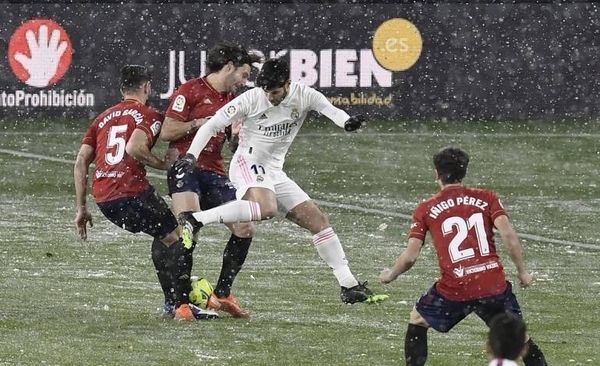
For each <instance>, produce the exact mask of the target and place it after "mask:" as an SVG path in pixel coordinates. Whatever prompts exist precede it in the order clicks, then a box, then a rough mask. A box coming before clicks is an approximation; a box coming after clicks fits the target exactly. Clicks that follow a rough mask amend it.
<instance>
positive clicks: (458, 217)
mask: <svg viewBox="0 0 600 366" xmlns="http://www.w3.org/2000/svg"><path fill="white" fill-rule="evenodd" d="M416 214H418V216H419V217H420V219H421V220H422V221H423V223H424V225H425V226H426V227H427V231H429V233H430V234H431V237H432V240H433V243H434V246H435V250H436V253H437V256H438V264H439V266H440V272H441V279H440V281H439V283H438V291H440V292H441V293H442V294H443V295H444V296H446V297H448V298H450V299H453V300H469V299H474V298H480V297H487V296H493V295H497V294H499V293H501V292H502V291H504V289H505V288H506V279H505V276H504V270H503V267H502V264H501V263H500V260H499V257H498V255H497V253H496V246H495V244H494V238H493V237H494V234H493V227H494V220H495V219H496V218H497V217H498V216H500V215H505V214H506V213H505V211H504V209H503V208H502V205H501V204H500V201H499V199H498V197H497V196H496V194H495V193H494V192H492V191H489V190H482V189H475V188H468V187H464V186H446V187H445V188H444V189H442V190H441V191H440V192H439V193H438V194H436V195H434V196H433V197H431V198H430V199H428V200H426V201H425V202H423V203H421V204H420V205H419V207H418V209H417V212H416Z"/></svg>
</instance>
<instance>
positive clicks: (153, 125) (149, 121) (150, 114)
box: [135, 108, 164, 148]
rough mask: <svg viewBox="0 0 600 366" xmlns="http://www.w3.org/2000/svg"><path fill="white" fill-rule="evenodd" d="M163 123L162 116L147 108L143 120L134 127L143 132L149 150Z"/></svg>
mask: <svg viewBox="0 0 600 366" xmlns="http://www.w3.org/2000/svg"><path fill="white" fill-rule="evenodd" d="M163 121H164V116H163V115H162V114H160V113H158V112H157V111H156V110H154V109H152V108H148V109H147V110H145V111H144V120H143V121H142V122H141V123H139V124H138V125H137V126H136V127H135V128H136V129H140V130H141V131H144V133H145V134H146V138H147V139H148V142H149V144H148V147H149V148H152V147H153V146H154V145H155V144H156V141H157V140H158V135H159V134H160V129H161V127H162V123H163Z"/></svg>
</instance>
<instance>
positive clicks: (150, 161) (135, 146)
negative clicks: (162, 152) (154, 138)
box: [125, 128, 173, 170]
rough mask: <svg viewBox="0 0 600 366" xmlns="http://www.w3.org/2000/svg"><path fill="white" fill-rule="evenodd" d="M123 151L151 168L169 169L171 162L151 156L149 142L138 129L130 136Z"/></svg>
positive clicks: (144, 134)
mask: <svg viewBox="0 0 600 366" xmlns="http://www.w3.org/2000/svg"><path fill="white" fill-rule="evenodd" d="M125 151H126V152H127V154H129V155H130V156H131V157H133V158H134V159H136V160H138V161H139V162H140V163H142V164H144V165H147V166H151V167H153V168H155V169H159V170H167V169H169V168H170V166H171V164H172V163H173V162H172V161H168V159H167V160H162V159H159V158H157V157H156V156H154V155H153V154H152V151H151V150H150V142H149V141H148V136H146V133H145V132H144V131H142V130H140V129H139V128H136V129H135V130H134V131H133V133H132V134H131V138H129V141H127V145H126V146H125Z"/></svg>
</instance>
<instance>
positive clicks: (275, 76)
mask: <svg viewBox="0 0 600 366" xmlns="http://www.w3.org/2000/svg"><path fill="white" fill-rule="evenodd" d="M290 83H291V81H290V65H289V64H288V62H287V61H286V60H284V59H283V58H272V59H269V60H267V61H266V62H265V63H264V64H263V66H262V68H261V69H260V72H259V73H258V76H257V77H256V86H258V87H259V88H261V89H262V90H264V91H265V93H267V99H269V102H271V104H273V105H278V104H279V103H281V101H283V99H285V97H286V96H287V94H288V92H289V90H290Z"/></svg>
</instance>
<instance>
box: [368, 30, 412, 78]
mask: <svg viewBox="0 0 600 366" xmlns="http://www.w3.org/2000/svg"><path fill="white" fill-rule="evenodd" d="M422 49H423V39H422V38H421V33H420V32H419V30H418V29H417V27H415V25H414V24H412V23H411V22H409V21H408V20H406V19H402V18H394V19H390V20H386V21H385V22H383V23H382V24H381V25H380V26H379V28H377V30H376V31H375V35H374V36H373V55H374V56H375V59H376V60H377V62H379V64H380V65H381V66H383V67H384V68H386V69H388V70H390V71H404V70H407V69H409V68H410V67H411V66H412V65H414V64H415V62H417V60H418V59H419V56H420V55H421V50H422Z"/></svg>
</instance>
